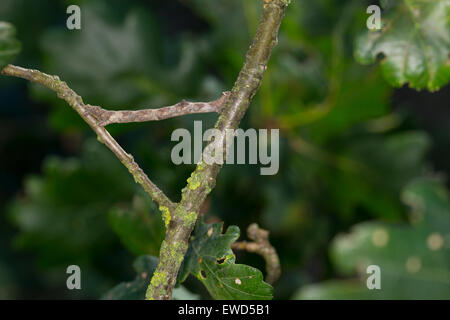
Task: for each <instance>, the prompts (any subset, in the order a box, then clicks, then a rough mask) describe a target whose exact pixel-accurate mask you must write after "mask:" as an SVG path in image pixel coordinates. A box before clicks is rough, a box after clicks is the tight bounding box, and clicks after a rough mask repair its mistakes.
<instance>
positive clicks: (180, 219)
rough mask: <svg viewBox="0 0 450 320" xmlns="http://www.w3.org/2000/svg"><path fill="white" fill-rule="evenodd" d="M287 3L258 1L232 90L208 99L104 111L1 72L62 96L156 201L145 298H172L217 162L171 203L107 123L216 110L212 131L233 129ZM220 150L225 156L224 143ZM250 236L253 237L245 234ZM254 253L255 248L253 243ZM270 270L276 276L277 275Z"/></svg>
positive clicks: (23, 73)
mask: <svg viewBox="0 0 450 320" xmlns="http://www.w3.org/2000/svg"><path fill="white" fill-rule="evenodd" d="M288 4H289V0H263V1H262V15H261V19H260V21H259V24H258V28H257V31H256V34H255V37H254V40H253V43H252V45H251V46H250V49H249V50H248V52H247V56H246V61H245V64H244V66H243V67H242V69H241V72H240V73H239V76H238V79H237V80H236V83H235V85H234V87H233V89H232V90H231V92H225V93H223V94H222V96H221V97H220V98H219V99H217V100H215V101H212V102H187V101H181V102H179V103H177V104H175V105H173V106H168V107H163V108H160V109H144V110H137V111H108V110H105V109H103V108H101V107H99V106H92V105H89V104H85V103H84V102H83V100H82V98H81V97H80V96H79V95H77V94H76V93H75V92H74V91H73V90H72V89H70V88H69V87H68V86H67V84H66V83H65V82H63V81H61V80H60V79H59V78H58V77H57V76H51V75H48V74H45V73H43V72H40V71H38V70H31V69H25V68H21V67H17V66H13V65H8V66H6V67H5V68H3V69H2V70H1V74H3V75H6V76H13V77H18V78H23V79H26V80H29V81H31V82H35V83H38V84H41V85H43V86H45V87H47V88H49V89H50V90H53V91H54V92H56V94H57V95H58V97H60V98H61V99H63V100H65V101H66V102H67V103H68V104H69V105H70V106H71V107H72V108H73V109H74V110H75V111H76V112H77V113H78V114H79V115H80V116H81V117H82V118H83V119H84V120H85V121H86V123H87V124H88V125H89V126H90V127H91V128H92V130H94V132H95V133H96V134H97V137H98V140H99V141H101V142H102V143H103V144H105V145H106V146H107V147H108V148H109V149H110V150H111V151H112V152H113V153H114V154H115V156H116V157H117V158H118V159H119V160H120V161H121V162H122V164H123V165H124V166H125V167H126V168H127V169H128V171H129V172H130V174H131V175H132V176H133V177H134V179H135V181H136V182H137V183H139V184H140V185H141V186H142V187H143V188H144V190H145V191H146V192H147V193H148V194H149V195H150V196H151V198H152V199H153V201H155V202H156V203H157V204H158V205H159V208H160V210H161V212H162V213H163V216H164V217H165V218H166V219H167V220H168V221H170V223H168V225H167V230H166V237H165V239H164V241H163V243H162V245H161V249H160V257H159V263H158V267H157V269H156V271H155V272H154V274H153V277H152V279H151V282H150V285H149V287H148V289H147V293H146V299H149V300H162V299H170V298H171V297H172V290H173V288H174V287H175V284H176V280H177V275H178V271H179V269H180V266H181V263H182V261H183V259H184V256H185V254H186V251H187V248H188V243H189V238H190V235H191V232H192V230H193V228H194V226H195V223H196V221H197V218H198V215H199V212H200V209H201V207H202V205H203V203H204V201H205V200H206V197H207V195H208V194H209V193H210V192H211V190H212V189H213V188H214V187H215V184H216V177H217V175H218V173H219V171H220V169H221V165H218V164H211V165H209V164H205V163H203V162H200V163H199V164H198V165H197V168H196V169H195V171H194V172H193V173H192V174H191V177H190V178H189V179H188V184H187V186H186V187H185V188H184V189H183V190H182V200H181V202H180V203H174V202H172V201H171V200H170V199H169V198H168V197H167V196H166V195H165V194H164V192H162V191H161V190H160V189H159V188H158V187H157V186H156V185H155V184H154V183H153V182H152V181H151V180H150V179H149V177H148V176H147V175H146V174H145V173H144V171H143V170H142V169H141V168H140V167H139V165H138V164H137V163H136V162H135V161H134V159H133V157H132V156H131V155H130V154H128V153H127V152H126V151H125V150H124V149H123V148H122V147H121V146H120V145H119V144H118V143H117V141H116V140H115V139H114V138H113V137H112V136H111V135H110V134H109V132H108V131H107V130H106V129H105V126H107V125H109V124H112V123H128V122H143V121H157V120H163V119H167V118H171V117H176V116H182V115H186V114H194V113H206V112H216V113H219V118H218V120H217V122H216V125H215V128H216V129H218V130H219V131H221V132H222V133H225V132H226V130H228V129H237V127H238V126H239V123H240V121H241V119H242V117H243V116H244V115H245V113H246V111H247V109H248V107H249V105H250V102H251V101H252V99H253V97H254V95H255V94H256V92H257V90H258V89H259V87H260V85H261V81H262V77H263V74H264V72H265V70H266V69H267V63H268V61H269V58H270V55H271V52H272V49H273V47H274V46H275V45H276V43H277V35H278V30H279V27H280V24H281V21H282V19H283V16H284V13H285V10H286V7H287V5H288ZM211 143H214V142H211ZM223 150H224V155H225V154H226V145H225V144H224V145H223ZM261 232H262V231H260V232H257V233H256V234H255V238H254V239H255V243H256V244H257V245H258V248H260V249H258V250H260V251H261V250H262V251H261V253H262V252H264V254H265V255H266V256H267V257H268V256H269V253H266V251H264V250H265V249H261V248H269V247H268V246H267V243H266V240H264V239H265V236H264V232H262V233H261ZM258 234H259V236H258ZM249 237H251V236H250V235H249ZM258 239H260V240H261V241H259V240H258ZM267 242H268V241H267ZM269 245H270V244H269ZM241 246H242V247H245V248H247V250H248V249H249V248H252V247H253V246H254V245H253V244H241ZM269 251H271V250H269ZM255 252H257V251H256V247H255ZM272 274H275V275H276V273H272Z"/></svg>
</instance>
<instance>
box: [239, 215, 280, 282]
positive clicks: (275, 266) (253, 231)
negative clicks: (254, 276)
mask: <svg viewBox="0 0 450 320" xmlns="http://www.w3.org/2000/svg"><path fill="white" fill-rule="evenodd" d="M247 236H248V237H249V238H250V239H251V240H253V242H247V241H241V242H235V243H233V244H232V245H231V248H233V249H236V250H245V251H248V252H253V253H257V254H259V255H261V256H262V257H263V258H264V260H265V261H266V273H267V274H266V281H267V282H268V283H270V284H274V283H275V282H276V281H277V280H278V278H279V277H280V274H281V266H280V259H279V258H278V254H277V251H276V250H275V248H274V247H273V246H272V245H271V244H270V242H269V231H267V230H264V229H260V228H259V226H258V225H257V224H256V223H253V224H251V225H250V226H249V227H248V228H247Z"/></svg>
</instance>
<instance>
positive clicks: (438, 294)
mask: <svg viewBox="0 0 450 320" xmlns="http://www.w3.org/2000/svg"><path fill="white" fill-rule="evenodd" d="M402 199H403V201H404V202H405V203H406V204H408V205H409V206H410V207H411V208H412V210H411V213H410V216H409V217H410V224H404V225H400V224H396V225H393V224H385V223H379V222H368V223H362V224H358V225H356V226H355V227H353V228H352V230H351V232H350V233H349V234H347V235H339V236H337V237H336V239H335V240H334V241H333V245H332V249H331V255H332V260H333V262H334V264H335V265H336V267H337V269H338V270H339V271H340V272H341V273H342V274H345V275H351V274H353V273H355V272H357V273H358V274H359V277H360V279H361V282H360V283H355V282H348V281H341V282H331V283H330V282H326V283H324V284H319V285H313V286H309V287H306V288H303V289H301V290H300V291H299V292H298V293H297V294H296V296H295V297H296V298H299V299H304V298H308V297H311V296H315V297H317V296H318V294H317V293H320V297H322V298H327V299H336V298H351V297H352V296H355V295H357V294H355V293H357V292H359V293H360V294H361V297H365V298H370V299H378V298H380V299H449V298H450V272H449V270H450V250H449V239H448V230H449V229H450V201H449V196H448V193H447V190H446V189H445V187H444V186H442V185H440V184H439V183H437V182H435V181H431V180H426V179H419V180H416V181H415V182H413V183H411V184H410V185H409V186H408V187H406V188H405V189H404V191H403V193H402ZM369 265H378V266H379V267H380V270H381V290H372V291H370V292H369V290H368V289H367V287H366V278H367V274H366V269H367V266H369ZM339 284H340V285H341V289H342V290H339V289H337V288H339Z"/></svg>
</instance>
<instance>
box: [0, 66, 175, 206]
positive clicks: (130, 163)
mask: <svg viewBox="0 0 450 320" xmlns="http://www.w3.org/2000/svg"><path fill="white" fill-rule="evenodd" d="M1 74H3V75H7V76H12V77H17V78H23V79H26V80H29V81H31V82H35V83H39V84H41V85H43V86H45V87H47V88H49V89H50V90H53V91H55V92H56V94H57V95H58V97H59V98H61V99H63V100H65V101H66V102H67V103H68V104H69V105H70V106H71V107H72V108H73V109H75V111H76V112H78V114H79V115H80V116H81V117H82V118H83V119H84V120H85V121H86V123H87V124H88V125H89V126H90V127H91V128H92V130H94V131H95V133H96V134H97V137H98V140H99V141H100V142H102V143H103V144H105V145H106V146H107V147H108V148H109V149H110V150H111V151H112V152H113V153H114V154H115V155H116V157H117V158H118V159H119V160H120V161H121V162H122V164H123V165H124V166H125V167H126V168H127V169H128V171H129V172H130V173H131V174H132V175H133V177H134V180H135V181H136V182H137V183H139V184H140V185H141V186H142V187H143V188H144V189H145V191H147V193H148V194H149V195H150V196H151V197H152V199H153V200H154V201H155V202H156V203H158V204H159V205H160V206H164V207H167V208H172V209H173V208H175V204H174V203H173V202H172V201H170V200H169V198H167V196H166V195H165V194H164V193H163V192H162V191H161V190H160V189H159V188H158V187H157V186H156V185H155V184H154V183H153V182H152V181H151V180H150V179H149V178H148V176H147V175H146V174H145V173H144V171H143V170H142V169H141V168H140V167H139V165H138V164H137V163H136V162H135V161H134V158H133V156H132V155H130V154H128V153H127V152H125V150H124V149H123V148H122V147H121V146H120V145H119V144H118V143H117V141H116V140H115V139H114V138H113V137H112V136H111V135H110V134H109V132H108V131H106V129H105V128H103V127H102V126H101V125H100V124H99V123H98V121H97V119H96V118H95V117H94V116H93V115H92V114H91V113H90V112H89V109H88V108H86V105H85V104H84V103H83V99H82V98H81V97H80V96H79V95H78V94H76V93H75V91H73V90H72V89H70V88H69V87H68V85H67V84H66V83H65V82H64V81H61V80H60V79H59V77H57V76H51V75H48V74H45V73H43V72H40V71H38V70H31V69H25V68H21V67H17V66H13V65H8V66H6V67H5V68H3V70H2V71H1Z"/></svg>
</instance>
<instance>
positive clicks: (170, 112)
mask: <svg viewBox="0 0 450 320" xmlns="http://www.w3.org/2000/svg"><path fill="white" fill-rule="evenodd" d="M229 94H230V93H229V92H224V93H223V94H222V96H221V97H220V98H219V99H217V100H215V101H211V102H188V101H185V100H183V101H181V102H179V103H177V104H175V105H173V106H169V107H163V108H159V109H144V110H136V111H130V110H122V111H110V110H105V109H103V108H101V107H98V106H91V105H86V107H87V109H88V110H89V111H90V112H91V114H92V115H94V116H95V117H96V118H97V120H98V121H99V125H101V126H103V127H104V126H107V125H109V124H112V123H129V122H145V121H157V120H164V119H168V118H173V117H178V116H183V115H186V114H194V113H208V112H217V113H219V114H220V112H221V111H222V109H223V106H224V104H225V102H226V100H227V98H228V96H229Z"/></svg>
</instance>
